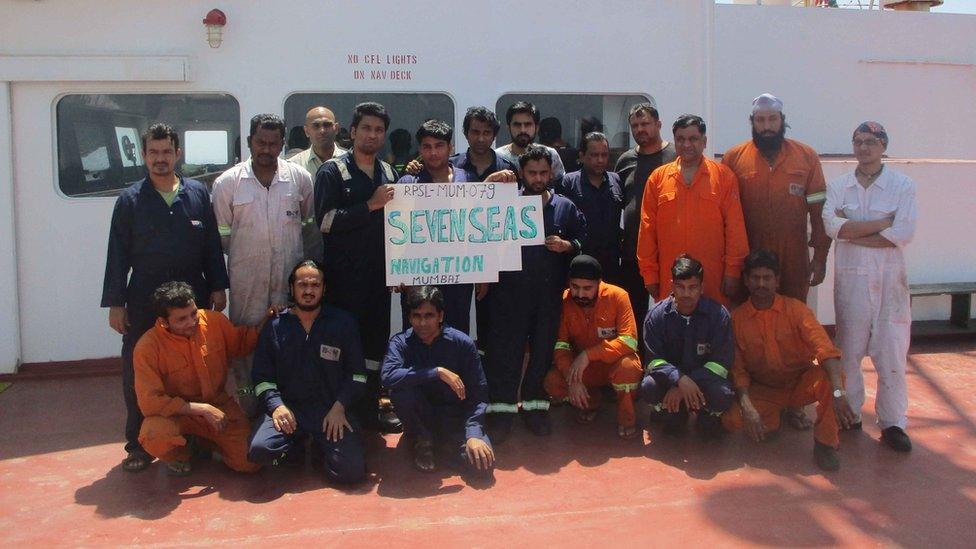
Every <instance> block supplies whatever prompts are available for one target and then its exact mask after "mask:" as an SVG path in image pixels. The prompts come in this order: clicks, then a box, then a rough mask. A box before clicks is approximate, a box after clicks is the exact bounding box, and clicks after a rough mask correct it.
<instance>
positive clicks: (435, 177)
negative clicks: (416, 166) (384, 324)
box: [397, 120, 474, 334]
mask: <svg viewBox="0 0 976 549" xmlns="http://www.w3.org/2000/svg"><path fill="white" fill-rule="evenodd" d="M416 137H417V146H418V147H419V150H420V158H421V159H422V160H423V168H421V170H420V172H419V173H418V174H417V175H409V174H408V175H404V176H402V177H400V179H399V180H397V183H463V182H467V181H470V180H469V179H468V172H466V171H465V170H462V169H458V168H455V167H454V166H452V165H451V162H450V158H451V146H452V145H451V139H452V138H453V137H454V130H453V129H452V128H451V126H449V125H448V124H447V123H446V122H442V121H440V120H428V121H426V122H424V123H423V124H421V125H420V127H419V128H418V129H417V135H416ZM440 290H441V293H442V294H443V301H444V303H443V309H444V319H445V322H447V324H448V326H452V327H454V328H457V329H458V330H460V331H462V332H464V333H465V334H468V333H470V331H471V295H472V293H473V292H474V284H445V285H443V286H440ZM400 308H401V311H402V314H403V329H404V330H406V329H407V326H409V325H410V318H409V317H410V312H409V311H408V309H407V296H406V294H405V293H401V294H400Z"/></svg>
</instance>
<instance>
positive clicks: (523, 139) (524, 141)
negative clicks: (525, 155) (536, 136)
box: [512, 133, 533, 148]
mask: <svg viewBox="0 0 976 549" xmlns="http://www.w3.org/2000/svg"><path fill="white" fill-rule="evenodd" d="M532 139H533V138H532V137H531V136H530V135H529V134H527V133H520V134H518V135H516V136H515V137H514V138H512V142H513V143H515V144H516V145H518V146H519V147H523V148H524V147H528V146H529V143H531V142H532Z"/></svg>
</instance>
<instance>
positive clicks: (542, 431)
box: [522, 410, 552, 437]
mask: <svg viewBox="0 0 976 549" xmlns="http://www.w3.org/2000/svg"><path fill="white" fill-rule="evenodd" d="M522 421H524V422H525V426H526V427H527V428H528V429H529V431H531V432H532V434H533V435H535V436H537V437H547V436H549V435H551V434H552V425H550V424H549V411H548V410H529V411H528V412H526V411H524V410H523V411H522Z"/></svg>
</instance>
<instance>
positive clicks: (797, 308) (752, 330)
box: [722, 250, 854, 471]
mask: <svg viewBox="0 0 976 549" xmlns="http://www.w3.org/2000/svg"><path fill="white" fill-rule="evenodd" d="M742 276H743V279H744V280H745V284H746V287H748V288H749V300H748V301H746V302H745V303H743V304H742V305H741V306H739V307H738V308H736V310H735V312H734V313H732V331H733V333H734V335H735V362H734V365H733V366H732V381H733V383H734V384H735V392H736V394H737V395H738V397H739V398H738V402H736V403H733V404H732V408H731V409H729V411H728V412H726V413H725V414H723V415H722V423H723V424H724V425H725V428H726V429H728V430H729V431H738V430H740V429H742V428H743V427H744V428H745V430H746V433H748V434H749V437H750V438H752V439H753V440H755V441H756V442H759V441H761V440H763V439H764V438H765V436H766V434H767V433H770V432H774V431H776V430H777V429H778V428H779V422H780V414H781V413H783V412H785V413H786V414H787V417H791V416H790V414H795V412H791V410H793V409H797V408H799V409H802V407H803V406H806V405H807V404H811V403H814V402H816V403H817V421H816V423H815V426H816V428H815V430H814V434H813V440H814V444H813V457H814V460H815V461H816V462H817V466H819V467H820V468H821V469H824V470H826V471H836V470H837V469H839V468H840V461H839V460H838V458H837V448H838V447H839V446H840V439H839V438H838V436H837V423H838V421H839V422H840V424H841V425H843V426H844V427H847V426H848V425H850V422H851V421H852V420H853V419H854V412H853V411H852V410H851V406H850V404H848V402H847V393H846V392H845V391H844V374H843V370H842V366H841V364H840V351H839V350H837V347H834V344H833V343H831V341H830V338H829V337H828V336H827V332H825V331H824V329H823V326H821V325H820V323H819V322H817V317H816V316H814V314H813V311H811V310H810V309H809V308H808V307H807V306H806V304H805V303H803V302H802V301H799V300H797V299H793V298H792V297H788V296H784V295H779V294H778V293H777V292H776V288H777V287H778V285H779V260H778V258H777V257H776V254H775V253H774V252H770V251H768V250H753V252H752V253H750V254H749V256H748V257H747V258H746V262H745V267H744V268H743V273H742ZM814 359H816V361H817V363H816V364H814V362H813V361H814ZM792 417H795V415H794V416H792Z"/></svg>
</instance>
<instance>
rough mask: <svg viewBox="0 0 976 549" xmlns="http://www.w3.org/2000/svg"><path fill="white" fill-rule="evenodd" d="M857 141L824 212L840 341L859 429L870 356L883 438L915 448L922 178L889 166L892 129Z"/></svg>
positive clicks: (871, 127) (865, 129) (871, 128)
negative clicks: (908, 268) (909, 263)
mask: <svg viewBox="0 0 976 549" xmlns="http://www.w3.org/2000/svg"><path fill="white" fill-rule="evenodd" d="M853 144H854V156H855V157H856V158H857V168H856V169H855V170H854V172H853V173H849V174H846V175H842V176H840V177H838V178H836V179H834V180H833V181H831V182H830V184H829V185H828V186H827V202H826V204H825V205H824V209H823V218H824V225H825V226H826V229H827V234H829V235H830V236H831V238H833V239H834V240H836V241H837V250H836V252H835V253H834V256H835V257H834V261H835V265H834V267H835V270H836V274H835V275H834V308H835V310H836V311H837V343H838V344H839V346H840V349H841V352H842V353H843V359H842V362H843V364H844V373H845V374H846V375H847V387H848V392H849V398H850V401H851V407H852V408H853V409H854V412H855V414H856V416H857V417H856V419H855V421H854V424H853V426H852V428H854V429H860V428H861V420H860V414H861V407H862V406H863V405H864V375H863V374H862V372H861V361H862V360H863V359H864V357H865V356H866V355H867V356H870V357H871V362H872V363H874V368H875V370H877V372H878V394H877V397H876V399H875V411H876V412H877V416H878V423H879V424H880V425H881V440H882V441H883V442H884V443H885V444H887V445H888V446H890V447H891V448H892V449H894V450H897V451H899V452H908V451H910V450H911V449H912V441H911V439H910V438H909V437H908V434H907V433H905V427H906V426H907V424H908V419H907V417H906V413H907V412H908V387H907V382H906V379H905V366H906V364H905V363H906V362H907V359H908V344H909V339H910V336H911V326H912V311H911V305H910V300H911V298H910V295H909V293H908V276H907V274H906V272H905V255H904V252H903V251H902V250H903V248H904V247H905V246H906V245H908V243H909V242H911V240H912V237H914V236H915V225H916V223H917V221H918V210H917V207H916V204H915V182H914V181H912V180H911V179H909V178H908V176H906V175H904V174H902V173H899V172H897V171H895V170H893V169H891V168H890V167H888V166H886V165H885V164H883V163H882V161H881V159H882V156H883V155H884V152H885V150H887V148H888V133H887V132H886V131H885V129H884V127H883V126H881V124H878V123H877V122H864V123H863V124H861V125H860V126H858V127H857V129H855V130H854V138H853Z"/></svg>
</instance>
